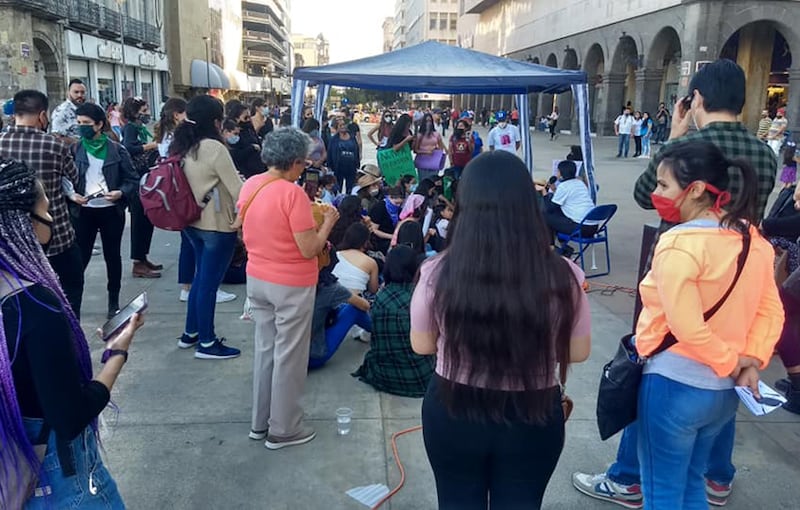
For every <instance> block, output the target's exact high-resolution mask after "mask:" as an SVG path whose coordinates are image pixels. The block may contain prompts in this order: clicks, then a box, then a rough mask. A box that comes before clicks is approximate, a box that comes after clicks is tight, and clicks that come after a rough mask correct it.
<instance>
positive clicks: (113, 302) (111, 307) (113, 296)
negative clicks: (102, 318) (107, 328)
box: [106, 292, 119, 319]
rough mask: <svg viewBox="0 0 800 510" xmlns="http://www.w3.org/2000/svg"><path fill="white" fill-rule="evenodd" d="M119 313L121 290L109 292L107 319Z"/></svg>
mask: <svg viewBox="0 0 800 510" xmlns="http://www.w3.org/2000/svg"><path fill="white" fill-rule="evenodd" d="M118 313H119V292H109V293H108V313H107V314H106V319H111V318H112V317H114V316H115V315H117V314H118Z"/></svg>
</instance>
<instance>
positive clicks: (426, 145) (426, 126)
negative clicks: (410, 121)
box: [412, 113, 447, 179]
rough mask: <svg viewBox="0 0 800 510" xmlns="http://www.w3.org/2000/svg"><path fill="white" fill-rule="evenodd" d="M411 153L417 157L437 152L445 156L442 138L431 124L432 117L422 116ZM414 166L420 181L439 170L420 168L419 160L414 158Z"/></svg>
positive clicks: (445, 150) (445, 149)
mask: <svg viewBox="0 0 800 510" xmlns="http://www.w3.org/2000/svg"><path fill="white" fill-rule="evenodd" d="M412 149H413V151H414V152H415V153H416V154H417V155H418V156H419V155H430V154H434V153H435V151H437V150H439V151H442V152H443V153H445V154H447V147H446V146H445V144H444V138H443V137H442V135H441V134H440V133H439V132H438V131H437V130H436V125H435V124H434V122H433V115H431V114H430V113H426V114H425V115H423V116H422V121H421V122H420V123H419V130H418V131H417V136H416V137H414V146H413V147H412ZM414 164H415V165H416V166H417V172H418V173H419V177H420V179H425V178H426V177H434V176H436V174H437V173H438V172H439V170H440V168H438V167H437V168H430V167H428V168H422V167H421V166H420V159H419V158H416V159H415V160H414Z"/></svg>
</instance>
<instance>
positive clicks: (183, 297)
mask: <svg viewBox="0 0 800 510" xmlns="http://www.w3.org/2000/svg"><path fill="white" fill-rule="evenodd" d="M178 300H179V301H180V302H181V303H185V302H187V301H189V291H188V290H186V289H181V296H180V297H179V298H178Z"/></svg>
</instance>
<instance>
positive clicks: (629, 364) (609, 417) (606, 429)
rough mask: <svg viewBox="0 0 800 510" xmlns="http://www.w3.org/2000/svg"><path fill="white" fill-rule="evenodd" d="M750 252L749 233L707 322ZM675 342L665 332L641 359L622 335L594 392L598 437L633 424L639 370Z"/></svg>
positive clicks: (605, 437)
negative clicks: (660, 340) (734, 271)
mask: <svg viewBox="0 0 800 510" xmlns="http://www.w3.org/2000/svg"><path fill="white" fill-rule="evenodd" d="M749 252H750V234H749V233H748V234H745V235H743V236H742V252H741V253H740V254H739V258H738V260H737V262H736V275H735V276H734V277H733V281H732V282H731V286H730V287H728V290H727V291H726V292H725V294H724V295H723V296H722V297H721V298H720V300H719V301H718V302H717V304H715V305H714V306H713V307H712V308H711V309H710V310H708V311H707V312H706V313H704V314H703V319H704V320H705V321H708V320H709V319H710V318H711V317H713V316H714V314H715V313H717V311H719V309H720V308H721V307H722V305H723V304H724V303H725V300H727V299H728V296H730V294H731V292H732V291H733V288H734V287H735V286H736V282H737V281H739V276H741V274H742V269H744V264H745V262H746V261H747V255H748V253H749ZM676 343H678V339H677V338H675V336H674V335H673V334H672V333H667V334H666V335H665V336H664V340H663V341H662V342H661V344H659V346H658V347H656V349H655V350H654V351H653V352H651V353H650V354H649V355H648V356H640V355H639V353H638V351H637V350H636V346H635V345H634V342H633V335H625V336H624V337H622V339H620V341H619V349H617V354H616V355H615V356H614V359H612V360H611V361H609V362H608V363H607V364H606V365H605V366H604V367H603V373H602V376H601V377H600V389H599V390H598V393H597V427H598V429H599V430H600V438H601V439H602V440H603V441H605V440H606V439H608V438H609V437H611V436H613V435H614V434H616V433H617V432H619V431H620V430H622V429H624V428H625V427H627V426H628V425H630V424H631V423H633V422H634V421H636V413H637V409H636V408H637V401H638V399H639V384H640V383H641V381H642V371H643V370H644V364H645V362H646V361H647V359H648V358H652V357H653V356H655V355H656V354H659V353H662V352H664V351H666V350H667V349H669V348H670V347H672V346H673V345H675V344H676Z"/></svg>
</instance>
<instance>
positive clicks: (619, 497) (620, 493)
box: [572, 473, 643, 508]
mask: <svg viewBox="0 0 800 510" xmlns="http://www.w3.org/2000/svg"><path fill="white" fill-rule="evenodd" d="M572 485H573V486H574V487H575V488H576V489H578V491H580V492H582V493H584V494H586V495H587V496H589V497H591V498H595V499H600V500H603V501H608V502H609V503H616V504H617V505H619V506H622V507H625V508H642V507H643V498H642V488H641V486H640V485H639V484H634V485H622V484H619V483H616V482H612V481H611V480H609V479H608V476H607V475H606V474H605V473H600V474H597V475H596V474H592V473H572Z"/></svg>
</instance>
